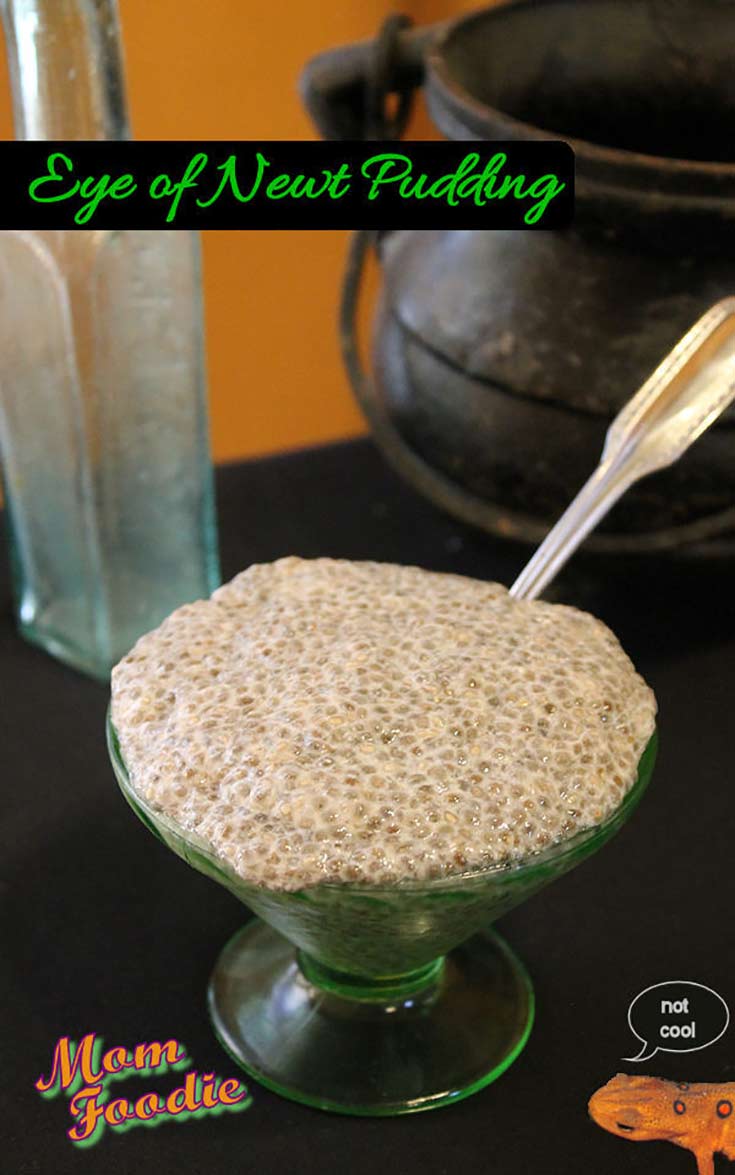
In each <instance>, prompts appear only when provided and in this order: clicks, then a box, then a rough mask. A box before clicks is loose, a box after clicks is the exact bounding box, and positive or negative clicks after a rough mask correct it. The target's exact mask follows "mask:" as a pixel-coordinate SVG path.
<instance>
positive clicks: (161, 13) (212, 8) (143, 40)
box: [0, 0, 476, 460]
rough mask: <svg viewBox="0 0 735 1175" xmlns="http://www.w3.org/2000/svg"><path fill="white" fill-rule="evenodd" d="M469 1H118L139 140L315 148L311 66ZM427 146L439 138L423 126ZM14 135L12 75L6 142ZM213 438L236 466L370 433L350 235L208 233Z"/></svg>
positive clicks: (3, 85) (4, 112)
mask: <svg viewBox="0 0 735 1175" xmlns="http://www.w3.org/2000/svg"><path fill="white" fill-rule="evenodd" d="M475 6H476V5H474V4H470V3H468V2H466V0H406V2H405V3H401V4H399V5H398V6H396V5H395V4H391V3H389V2H388V0H326V2H325V0H316V2H314V3H307V2H306V0H286V2H285V3H284V0H280V2H271V3H261V4H254V3H250V2H248V0H206V3H205V2H203V0H119V8H120V14H121V20H122V25H123V36H124V42H125V50H126V64H127V78H128V96H129V105H130V113H131V120H132V124H133V132H134V134H135V136H136V137H137V138H151V139H156V138H160V139H168V138H170V139H176V138H181V139H208V138H210V139H247V138H253V139H268V138H273V139H289V138H293V139H303V138H313V137H314V132H313V130H312V127H311V124H310V122H309V121H308V119H307V117H306V115H305V114H304V112H303V110H302V108H301V105H300V102H299V99H298V95H297V93H296V79H297V77H298V75H299V71H300V69H301V67H302V65H303V63H304V62H305V61H306V59H307V58H308V57H310V56H311V55H313V54H314V53H316V52H319V51H320V50H322V49H326V48H330V47H332V46H335V45H340V44H343V43H346V42H350V41H354V40H358V39H362V38H366V37H369V36H371V35H372V34H373V33H374V31H375V30H376V29H377V28H378V27H379V25H380V23H381V21H382V20H383V18H384V17H385V16H386V15H387V14H388V13H389V12H391V11H394V10H395V9H396V7H398V8H399V10H400V11H403V12H407V13H409V14H410V15H411V16H412V17H413V19H414V21H415V22H416V23H420V24H423V23H426V22H428V21H432V20H438V19H442V18H445V17H446V16H448V15H451V14H452V13H455V12H460V11H465V10H468V9H470V8H471V7H475ZM412 133H413V134H414V135H415V137H426V134H428V133H430V132H429V128H428V123H427V121H426V120H425V118H422V117H421V115H419V117H418V119H417V120H416V121H415V125H414V127H413V128H412ZM11 134H12V128H11V122H10V111H9V99H8V92H7V80H6V77H5V76H4V73H0V135H1V136H4V137H8V136H9V135H11ZM203 243H204V280H205V306H206V319H207V353H208V368H209V385H210V402H211V417H212V439H213V447H214V452H215V456H216V458H217V459H219V460H227V459H231V458H235V457H240V456H244V455H248V454H255V453H264V452H269V451H274V450H278V449H284V448H290V447H294V446H299V445H307V444H312V443H314V442H319V441H325V440H331V439H334V438H339V437H345V436H349V435H354V434H356V433H358V432H361V431H363V428H364V425H363V422H362V418H361V416H360V414H359V412H358V410H357V408H356V407H355V404H354V403H353V400H352V397H351V394H350V392H349V389H348V387H347V383H346V379H345V377H344V374H343V372H342V368H341V365H340V359H339V354H338V349H337V342H336V328H335V317H336V306H337V291H338V288H339V283H340V277H341V272H342V266H343V260H344V254H345V247H346V235H345V234H343V233H337V232H324V233H316V232H311V233H310V232H289V233H282V232H260V233H258V232H207V233H205V234H204V242H203Z"/></svg>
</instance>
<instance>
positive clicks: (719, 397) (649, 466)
mask: <svg viewBox="0 0 735 1175" xmlns="http://www.w3.org/2000/svg"><path fill="white" fill-rule="evenodd" d="M733 400H735V297H731V298H724V299H723V300H722V301H721V302H717V303H715V305H714V306H713V307H712V308H711V309H710V310H708V311H707V313H706V314H704V315H703V316H702V317H701V318H700V319H699V321H698V322H696V323H695V324H694V326H693V327H692V328H691V330H689V331H687V333H686V334H685V335H684V337H683V338H682V339H681V340H680V341H679V342H678V343H677V344H676V346H675V347H674V349H673V350H672V351H670V352H669V354H668V355H667V356H666V358H665V359H664V360H663V361H662V362H661V363H660V364H659V366H658V367H657V368H656V370H655V371H654V373H653V375H651V376H650V378H649V379H648V380H646V382H645V383H644V384H643V387H641V388H640V389H639V390H638V391H637V392H636V394H635V395H634V396H633V397H632V399H630V400H629V401H628V403H627V404H626V405H625V407H624V408H623V409H622V411H621V412H619V413H618V415H617V416H616V417H615V419H614V420H613V422H612V424H611V425H610V428H609V429H608V431H607V436H606V438H605V446H604V448H603V450H602V457H601V458H600V464H599V465H598V466H597V469H596V470H595V472H594V473H593V474H592V476H591V477H590V479H589V481H587V482H586V483H585V485H584V486H583V487H582V489H581V490H580V491H579V493H578V494H577V496H576V498H575V499H574V500H573V502H572V503H571V505H570V506H569V507H568V508H567V509H566V510H565V511H564V513H563V514H562V516H561V518H560V519H559V521H558V522H557V523H556V525H555V526H554V527H552V529H551V530H550V531H549V533H548V535H547V536H546V538H545V539H544V541H543V542H542V544H541V546H540V547H539V548H538V550H537V551H536V552H535V554H534V555H533V557H532V558H531V559H530V561H529V562H528V563H527V564H526V566H525V567H524V569H523V571H522V572H521V574H520V575H519V576H518V579H517V580H516V581H515V583H514V584H513V586H512V588H511V589H510V594H511V595H512V596H515V597H516V599H519V600H533V599H535V598H536V597H537V596H538V595H540V594H541V592H542V591H543V590H544V588H545V587H546V586H547V584H548V583H549V582H550V581H551V580H552V579H553V577H554V576H555V575H556V573H557V571H559V569H560V568H561V567H562V566H563V565H564V563H566V561H567V559H569V557H570V556H571V555H572V554H573V552H574V551H576V549H577V547H578V546H579V545H580V543H581V542H583V540H584V539H585V538H586V537H587V535H588V534H589V532H590V531H591V530H592V528H593V527H594V526H596V525H597V523H598V522H599V521H600V519H601V518H603V517H604V515H605V514H607V512H608V510H609V509H610V507H611V506H613V505H614V503H615V502H617V500H618V498H619V497H620V496H621V495H622V494H624V493H625V491H626V490H627V489H629V487H630V486H632V485H633V483H634V482H636V481H638V480H639V479H640V478H642V477H646V476H647V475H648V474H649V473H653V472H654V470H656V469H664V468H665V467H666V466H667V465H673V463H674V461H677V460H678V459H679V457H681V455H682V454H683V453H685V452H686V450H687V449H688V448H689V446H690V445H691V444H693V443H694V441H696V440H697V438H698V437H701V435H702V433H703V432H705V431H706V430H707V429H708V428H709V426H710V425H711V424H714V422H715V421H716V420H717V418H718V416H720V415H721V414H722V413H723V412H724V411H725V409H726V408H727V407H728V405H729V404H731V403H732V401H733Z"/></svg>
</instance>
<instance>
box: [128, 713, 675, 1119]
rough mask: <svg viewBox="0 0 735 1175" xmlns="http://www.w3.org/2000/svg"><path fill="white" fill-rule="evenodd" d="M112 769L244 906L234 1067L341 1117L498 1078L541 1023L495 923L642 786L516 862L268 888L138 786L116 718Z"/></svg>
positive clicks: (424, 1100) (459, 1094) (418, 1105)
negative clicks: (427, 875) (380, 880)
mask: <svg viewBox="0 0 735 1175" xmlns="http://www.w3.org/2000/svg"><path fill="white" fill-rule="evenodd" d="M107 739H108V747H109V752H110V758H111V760H112V765H113V768H114V770H115V775H116V777H117V780H118V783H119V785H120V788H121V790H122V792H123V795H124V796H125V799H126V800H127V801H128V803H129V804H130V806H131V807H132V809H133V811H134V812H135V813H136V814H137V815H138V816H139V818H140V819H141V820H142V821H143V823H144V824H145V825H146V827H147V828H149V829H150V831H151V832H153V833H154V834H155V835H156V836H157V837H158V838H159V839H160V840H162V841H163V842H164V843H165V844H166V845H168V847H169V848H171V849H173V851H174V852H175V853H177V854H178V855H179V856H180V857H182V858H183V859H184V860H185V861H187V862H188V863H189V864H190V865H192V866H193V867H194V868H195V869H198V870H199V871H200V872H202V873H204V874H206V875H207V876H208V877H211V878H213V879H214V880H215V881H218V882H219V883H220V884H221V885H223V886H225V887H226V888H227V889H228V890H230V892H231V893H233V894H234V895H235V896H236V897H238V898H239V899H240V900H241V901H242V902H243V903H244V904H245V905H246V906H248V907H249V908H250V909H251V910H252V911H253V913H254V914H255V915H257V917H256V918H255V919H251V920H250V921H249V922H248V923H247V924H246V925H245V927H244V928H243V929H242V930H240V931H239V932H238V933H237V934H236V935H235V936H234V938H232V939H231V940H230V942H229V943H228V944H227V945H226V946H225V948H224V950H223V951H222V953H221V954H220V957H219V959H218V960H217V963H216V965H215V968H214V971H213V974H212V977H211V980H210V984H209V992H208V1000H209V1011H210V1015H211V1018H212V1023H213V1025H214V1029H215V1032H216V1034H217V1036H218V1038H219V1040H220V1042H221V1043H222V1045H223V1046H224V1048H225V1049H226V1050H227V1052H228V1053H229V1054H230V1055H231V1056H232V1058H233V1059H234V1060H235V1061H236V1062H237V1063H238V1064H239V1065H241V1066H242V1068H243V1069H245V1070H246V1072H248V1073H249V1074H251V1075H252V1076H253V1077H254V1078H256V1079H257V1080H258V1081H259V1082H260V1083H261V1084H262V1085H265V1086H266V1087H267V1088H269V1089H272V1090H274V1091H275V1092H276V1093H279V1094H281V1095H283V1096H284V1097H287V1098H291V1099H293V1100H295V1101H299V1102H303V1103H305V1104H307V1105H311V1106H316V1107H319V1108H320V1109H324V1110H331V1111H335V1112H338V1113H345V1114H363V1115H393V1114H406V1113H411V1112H415V1111H418V1110H428V1109H433V1108H435V1107H438V1106H443V1105H447V1104H450V1103H452V1102H454V1101H457V1100H458V1099H460V1098H463V1097H467V1096H469V1095H470V1094H472V1093H475V1092H476V1091H477V1090H479V1089H482V1087H483V1086H485V1085H488V1084H489V1083H490V1082H491V1081H494V1080H495V1079H496V1078H497V1077H499V1076H500V1074H501V1073H503V1072H504V1070H505V1069H507V1068H508V1066H509V1065H510V1064H511V1063H512V1062H513V1061H514V1060H515V1058H516V1057H517V1056H518V1054H519V1053H520V1052H521V1050H522V1049H523V1046H524V1045H525V1043H526V1041H527V1039H528V1036H529V1033H530V1031H531V1026H532V1023H533V1015H534V998H533V988H532V986H531V982H530V979H529V977H528V975H527V973H526V970H525V968H524V966H523V964H522V963H521V962H520V960H519V959H518V958H517V957H516V955H515V954H514V953H513V952H512V951H511V949H510V948H509V947H508V946H507V944H506V943H505V942H504V941H503V939H502V938H501V937H500V936H499V935H498V934H496V933H495V932H494V931H493V930H491V929H489V926H490V924H491V923H492V922H494V921H495V919H497V918H498V917H499V916H500V915H501V914H504V913H506V912H507V911H508V910H510V909H511V908H512V907H513V906H516V905H518V904H519V903H520V902H522V901H524V900H525V899H526V898H527V897H529V896H530V895H531V894H533V893H534V892H536V891H537V890H538V889H540V888H541V887H542V886H544V885H546V884H547V883H548V882H550V881H553V880H554V879H555V878H557V877H560V876H561V875H562V874H563V873H566V872H567V871H568V870H570V869H571V868H573V866H575V865H577V864H579V863H580V862H581V861H583V860H585V858H587V857H589V856H591V854H592V853H594V852H596V851H597V849H599V848H600V847H601V846H602V845H603V844H604V843H605V842H606V841H607V840H609V839H610V837H611V836H613V835H614V834H615V832H617V831H618V829H619V828H620V827H621V826H622V825H623V824H624V822H625V821H626V820H627V819H628V817H629V816H630V814H631V813H632V812H633V810H634V809H635V807H636V805H637V804H638V801H639V800H640V798H641V796H642V795H643V792H644V791H645V789H646V787H647V785H648V782H649V780H650V777H651V773H652V770H653V765H654V762H655V758H656V745H657V737H656V734H655V733H654V735H653V737H652V738H651V741H650V742H649V744H648V746H647V747H646V750H645V751H644V753H643V755H642V757H641V759H640V763H639V767H638V776H637V779H636V781H635V783H634V784H633V787H632V788H631V789H630V790H629V791H628V792H627V794H626V795H625V797H624V798H623V800H622V801H621V803H620V804H619V806H618V807H617V808H616V809H615V810H614V811H613V813H612V814H611V815H610V816H608V817H607V818H606V819H605V820H604V821H603V822H602V823H600V824H597V825H595V826H593V827H591V828H588V829H585V830H584V831H582V832H579V833H577V834H575V835H574V836H572V837H570V838H568V839H566V840H564V841H561V842H559V843H557V844H555V845H553V846H551V847H550V848H547V849H544V850H543V851H541V852H538V853H535V854H533V855H531V856H528V857H526V858H525V859H522V860H519V861H513V862H512V863H511V864H509V865H502V866H495V867H492V868H488V869H485V870H482V871H478V870H475V871H471V872H465V873H458V874H455V875H452V876H447V877H442V878H439V879H436V880H432V881H422V882H418V881H406V882H403V883H400V884H396V885H391V886H382V887H381V886H379V885H375V886H368V885H352V884H321V885H317V886H313V887H311V888H308V889H302V890H300V891H297V892H289V891H282V890H281V891H278V890H269V889H267V888H264V887H262V886H255V885H250V884H248V883H247V882H246V881H244V880H243V879H242V878H241V877H239V876H238V875H237V874H236V873H235V872H234V870H233V869H232V868H231V867H230V866H229V865H228V864H227V863H225V862H224V861H223V860H221V859H220V858H218V857H217V856H216V855H215V853H214V852H213V851H212V849H211V847H209V846H208V845H206V844H205V843H204V842H203V841H201V840H199V839H198V838H197V837H196V836H195V835H193V834H191V833H190V832H188V831H187V830H185V829H183V828H182V827H181V826H179V825H178V824H176V823H175V822H174V821H172V820H171V819H170V818H169V817H167V816H165V815H164V814H163V813H161V812H159V811H156V810H155V809H154V808H152V807H151V806H150V805H149V804H148V803H146V801H145V800H144V799H143V798H142V797H141V796H140V795H138V794H137V792H136V791H135V790H134V788H133V786H132V784H131V781H130V778H129V775H128V772H127V769H126V766H125V763H124V761H123V758H122V755H121V753H120V747H119V744H118V739H117V735H116V732H115V730H114V727H113V726H112V723H111V721H110V718H109V716H108V720H107Z"/></svg>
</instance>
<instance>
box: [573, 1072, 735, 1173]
mask: <svg viewBox="0 0 735 1175" xmlns="http://www.w3.org/2000/svg"><path fill="white" fill-rule="evenodd" d="M588 1108H589V1112H590V1117H591V1118H592V1120H593V1121H594V1122H596V1123H597V1125H598V1126H602V1128H603V1129H604V1130H609V1131H610V1133H611V1134H617V1135H619V1136H620V1138H630V1139H632V1140H633V1141H634V1142H651V1141H654V1140H656V1139H661V1140H662V1141H665V1142H673V1143H674V1146H681V1147H684V1148H685V1149H686V1150H690V1151H691V1152H692V1154H693V1155H694V1157H695V1158H696V1160H697V1170H698V1172H699V1175H714V1170H715V1154H716V1153H719V1154H722V1155H725V1156H726V1157H727V1158H728V1159H735V1082H727V1083H724V1084H721V1085H715V1084H711V1085H706V1084H704V1083H699V1084H696V1085H694V1084H692V1085H690V1084H689V1083H688V1082H686V1081H681V1082H676V1081H664V1079H663V1078H662V1077H637V1076H636V1077H630V1076H627V1075H626V1074H625V1073H618V1075H617V1076H616V1077H613V1078H612V1079H611V1080H610V1081H608V1083H607V1085H603V1086H602V1089H598V1090H597V1093H594V1094H593V1095H592V1097H591V1098H590V1101H589V1107H588Z"/></svg>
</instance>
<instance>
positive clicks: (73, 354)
mask: <svg viewBox="0 0 735 1175" xmlns="http://www.w3.org/2000/svg"><path fill="white" fill-rule="evenodd" d="M2 15H3V22H4V26H5V31H6V42H7V45H8V53H9V57H10V74H11V80H12V84H13V98H14V110H15V120H16V128H17V131H18V134H19V137H26V138H34V139H38V138H70V139H71V138H75V139H76V138H105V137H109V138H124V137H126V136H127V122H126V117H125V111H124V90H123V83H122V66H121V56H120V52H119V38H118V26H117V12H116V7H115V4H114V0H4V3H3V5H2ZM65 44H67V47H68V49H69V54H72V56H69V55H65V52H64V46H65ZM80 47H81V48H80ZM82 49H83V52H82ZM60 61H66V62H68V61H73V63H74V64H73V66H72V67H70V69H69V70H68V71H67V73H70V74H73V76H72V77H70V78H69V79H68V81H67V84H66V85H65V86H61V84H60V76H61V74H60V70H61V66H60V64H59V62H60ZM55 96H56V98H57V99H58V100H56V101H55V100H54V97H55ZM0 357H1V358H0V464H1V465H2V469H3V480H4V486H5V503H6V509H7V512H8V517H9V521H10V535H11V555H12V566H13V577H14V584H15V591H16V601H17V616H18V622H19V625H20V628H21V630H22V632H23V633H24V634H25V635H26V636H27V637H29V639H31V640H33V641H34V642H36V643H37V644H39V645H41V646H42V647H44V648H46V649H48V650H49V651H50V652H52V653H54V654H55V655H57V656H59V657H60V658H61V659H63V660H65V661H68V662H69V663H71V664H74V665H75V666H77V667H79V668H82V669H85V670H87V671H88V672H91V673H93V674H95V675H96V676H100V677H105V676H106V675H107V674H108V673H109V670H110V668H111V666H112V665H113V664H114V663H115V661H117V660H118V659H119V658H120V657H121V656H122V655H123V654H124V653H125V652H127V650H128V649H129V648H130V647H131V645H132V644H133V643H134V642H135V640H136V639H137V637H138V636H140V635H141V634H142V633H143V632H145V631H147V630H148V629H150V628H152V627H154V626H155V625H156V624H158V623H159V622H160V621H161V620H162V619H163V617H164V616H166V615H167V614H168V613H169V612H170V611H171V610H172V609H173V608H175V607H177V606H178V605H179V604H182V603H185V602H188V601H191V600H194V599H197V598H200V597H202V596H204V595H208V594H209V593H210V592H211V591H212V590H213V589H214V587H216V585H217V583H218V580H219V571H218V560H217V542H216V524H215V514H214V497H213V477H212V468H211V461H210V457H209V443H208V428H207V406H206V386H205V368H204V345H203V322H202V306H201V275H200V262H199V242H198V238H197V236H196V235H195V234H193V233H186V232H178V231H169V232H166V231H161V232H136V231H121V232H116V231H110V230H107V231H96V230H87V229H83V230H74V231H63V232H8V231H5V232H0Z"/></svg>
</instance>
